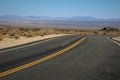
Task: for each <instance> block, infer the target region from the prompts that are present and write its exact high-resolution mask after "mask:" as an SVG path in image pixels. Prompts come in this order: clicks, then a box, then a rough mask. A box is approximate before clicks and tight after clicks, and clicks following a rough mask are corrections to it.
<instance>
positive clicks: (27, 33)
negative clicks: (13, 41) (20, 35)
mask: <svg viewBox="0 0 120 80" xmlns="http://www.w3.org/2000/svg"><path fill="white" fill-rule="evenodd" d="M24 36H25V37H34V36H36V33H35V32H33V31H28V32H24Z"/></svg>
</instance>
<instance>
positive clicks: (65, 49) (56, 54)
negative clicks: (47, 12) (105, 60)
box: [0, 37, 88, 77]
mask: <svg viewBox="0 0 120 80" xmlns="http://www.w3.org/2000/svg"><path fill="white" fill-rule="evenodd" d="M86 38H88V37H84V38H82V39H80V40H78V41H77V42H75V43H73V44H72V45H70V46H68V47H66V48H64V49H62V50H60V51H58V52H55V53H53V54H51V55H49V56H46V57H43V58H41V59H39V60H36V61H33V62H30V63H27V64H24V65H22V66H19V67H16V68H13V69H10V70H7V71H4V72H1V73H0V77H3V76H6V75H9V74H12V73H14V72H17V71H20V70H23V69H25V68H28V67H30V66H33V65H36V64H39V63H42V62H44V61H46V60H49V59H51V58H54V57H56V56H58V55H60V54H62V53H64V52H66V51H68V50H70V49H72V48H74V47H75V46H77V45H78V44H79V43H81V42H82V41H83V40H85V39H86Z"/></svg>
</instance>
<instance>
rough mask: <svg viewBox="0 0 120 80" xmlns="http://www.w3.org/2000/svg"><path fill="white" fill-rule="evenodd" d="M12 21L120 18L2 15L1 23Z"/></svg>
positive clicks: (0, 17)
mask: <svg viewBox="0 0 120 80" xmlns="http://www.w3.org/2000/svg"><path fill="white" fill-rule="evenodd" d="M9 20H10V21H11V20H13V21H14V20H69V21H120V18H113V19H103V18H96V17H91V16H73V17H49V16H17V15H0V21H9Z"/></svg>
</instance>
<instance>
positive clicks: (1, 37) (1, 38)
mask: <svg viewBox="0 0 120 80" xmlns="http://www.w3.org/2000/svg"><path fill="white" fill-rule="evenodd" d="M1 40H3V34H2V33H0V41H1Z"/></svg>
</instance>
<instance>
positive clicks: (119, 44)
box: [107, 37, 120, 46]
mask: <svg viewBox="0 0 120 80" xmlns="http://www.w3.org/2000/svg"><path fill="white" fill-rule="evenodd" d="M107 39H108V40H110V41H112V42H113V43H115V44H117V45H118V46H120V43H118V42H116V41H114V40H112V39H110V38H109V37H107Z"/></svg>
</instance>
